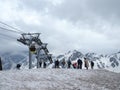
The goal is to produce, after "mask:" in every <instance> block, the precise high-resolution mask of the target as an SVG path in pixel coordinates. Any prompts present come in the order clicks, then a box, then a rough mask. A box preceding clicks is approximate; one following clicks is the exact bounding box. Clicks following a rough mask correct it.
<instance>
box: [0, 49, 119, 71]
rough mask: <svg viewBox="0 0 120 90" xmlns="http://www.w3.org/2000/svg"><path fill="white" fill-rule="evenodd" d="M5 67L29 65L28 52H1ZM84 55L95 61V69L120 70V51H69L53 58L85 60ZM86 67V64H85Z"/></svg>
mask: <svg viewBox="0 0 120 90" xmlns="http://www.w3.org/2000/svg"><path fill="white" fill-rule="evenodd" d="M1 57H2V63H3V69H14V68H15V67H16V64H18V63H20V64H22V65H23V66H24V67H28V52H12V53H4V54H1ZM84 57H86V58H88V60H89V61H91V60H92V61H94V63H95V67H94V68H95V69H98V68H99V69H107V70H110V71H114V72H120V52H117V53H114V54H111V55H98V54H96V53H87V54H83V53H81V52H80V51H77V50H74V51H69V52H67V53H65V54H63V55H59V56H56V57H54V58H53V60H56V58H57V59H59V60H60V61H61V60H62V59H63V58H64V59H65V60H66V61H68V60H71V61H77V60H78V58H80V59H82V61H83V60H84ZM35 66H36V60H35V58H34V57H33V67H35ZM83 68H84V66H83Z"/></svg>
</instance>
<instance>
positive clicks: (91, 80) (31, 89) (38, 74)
mask: <svg viewBox="0 0 120 90" xmlns="http://www.w3.org/2000/svg"><path fill="white" fill-rule="evenodd" d="M0 90H120V73H113V72H110V71H107V70H85V69H83V70H80V69H31V70H10V71H1V72H0Z"/></svg>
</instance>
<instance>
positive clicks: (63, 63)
mask: <svg viewBox="0 0 120 90" xmlns="http://www.w3.org/2000/svg"><path fill="white" fill-rule="evenodd" d="M65 64H66V62H65V59H63V60H62V68H65Z"/></svg>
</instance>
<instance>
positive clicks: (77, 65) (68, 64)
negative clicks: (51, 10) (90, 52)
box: [54, 58, 94, 69]
mask: <svg viewBox="0 0 120 90" xmlns="http://www.w3.org/2000/svg"><path fill="white" fill-rule="evenodd" d="M54 64H55V66H54V67H55V68H60V66H61V67H62V68H65V66H66V67H67V68H71V67H73V68H75V69H76V68H77V69H82V67H83V61H82V60H81V59H78V60H77V62H71V61H70V60H68V61H67V62H66V61H65V59H63V60H62V61H59V60H58V59H57V60H56V61H55V62H54ZM89 66H91V69H93V67H94V62H93V61H88V60H87V58H84V67H85V68H86V69H88V68H89Z"/></svg>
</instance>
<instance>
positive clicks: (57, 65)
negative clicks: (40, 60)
mask: <svg viewBox="0 0 120 90" xmlns="http://www.w3.org/2000/svg"><path fill="white" fill-rule="evenodd" d="M55 68H59V61H58V59H57V60H56V61H55Z"/></svg>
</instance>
